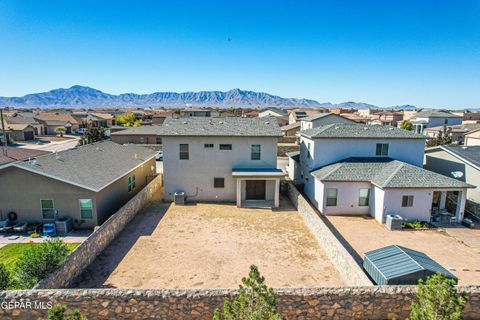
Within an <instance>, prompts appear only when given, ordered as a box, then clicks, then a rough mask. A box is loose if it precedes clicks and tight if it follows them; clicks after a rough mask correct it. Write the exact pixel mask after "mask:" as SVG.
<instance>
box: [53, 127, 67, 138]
mask: <svg viewBox="0 0 480 320" xmlns="http://www.w3.org/2000/svg"><path fill="white" fill-rule="evenodd" d="M55 132H56V133H58V134H59V135H60V137H63V134H64V133H65V128H64V127H58V128H55Z"/></svg>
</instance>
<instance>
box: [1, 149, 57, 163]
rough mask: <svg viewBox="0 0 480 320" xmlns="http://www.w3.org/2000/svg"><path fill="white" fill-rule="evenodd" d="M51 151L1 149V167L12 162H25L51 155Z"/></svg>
mask: <svg viewBox="0 0 480 320" xmlns="http://www.w3.org/2000/svg"><path fill="white" fill-rule="evenodd" d="M49 153H50V152H49V151H43V150H35V149H26V148H14V147H0V165H4V164H7V163H10V162H15V161H20V160H25V159H28V158H34V157H39V156H43V155H46V154H49Z"/></svg>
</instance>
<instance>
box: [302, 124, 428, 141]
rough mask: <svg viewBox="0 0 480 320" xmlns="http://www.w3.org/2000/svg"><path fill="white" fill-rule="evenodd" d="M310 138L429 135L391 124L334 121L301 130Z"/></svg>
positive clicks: (399, 137)
mask: <svg viewBox="0 0 480 320" xmlns="http://www.w3.org/2000/svg"><path fill="white" fill-rule="evenodd" d="M301 135H302V136H306V137H308V138H352V139H378V138H388V139H427V138H428V137H426V136H424V135H421V134H418V133H414V132H412V131H407V130H403V129H400V128H395V127H391V126H382V125H366V124H360V123H332V124H329V125H325V126H321V127H317V128H313V129H308V130H304V131H301Z"/></svg>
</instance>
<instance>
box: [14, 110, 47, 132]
mask: <svg viewBox="0 0 480 320" xmlns="http://www.w3.org/2000/svg"><path fill="white" fill-rule="evenodd" d="M24 114H25V116H24V115H22V114H19V115H16V116H14V117H11V118H6V119H5V122H7V123H11V124H27V125H30V126H32V127H33V128H34V130H35V135H36V136H41V135H44V134H45V126H44V125H43V124H41V123H40V122H38V121H37V120H35V118H34V114H33V113H30V114H27V113H24Z"/></svg>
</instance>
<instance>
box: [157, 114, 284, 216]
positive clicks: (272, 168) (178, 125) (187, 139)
mask: <svg viewBox="0 0 480 320" xmlns="http://www.w3.org/2000/svg"><path fill="white" fill-rule="evenodd" d="M158 132H159V135H160V136H162V140H163V152H164V158H163V170H164V199H165V200H167V201H173V200H174V194H175V193H176V192H185V194H186V197H187V199H188V200H190V199H191V200H193V201H214V202H217V201H219V202H222V201H223V202H236V203H237V206H238V207H242V206H248V207H253V206H262V207H263V206H272V207H278V206H279V194H280V193H279V192H280V179H281V178H282V177H283V176H284V173H283V172H282V171H281V170H280V169H277V140H278V138H280V137H282V132H281V130H280V127H279V126H278V125H277V122H276V120H275V118H274V117H261V118H241V117H229V118H210V119H202V118H195V119H194V118H191V119H188V120H186V119H171V118H169V119H167V120H166V121H165V123H164V124H163V126H160V127H159V129H158Z"/></svg>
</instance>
